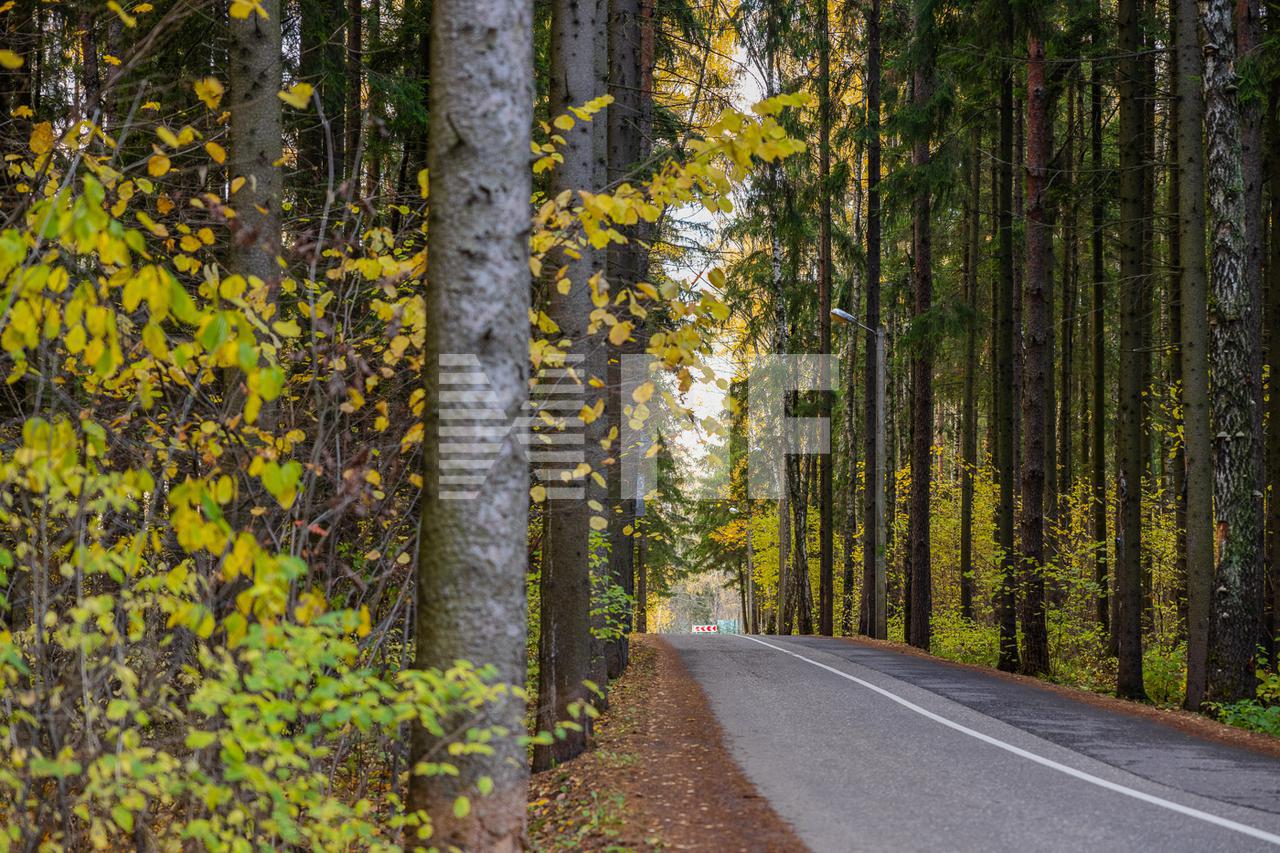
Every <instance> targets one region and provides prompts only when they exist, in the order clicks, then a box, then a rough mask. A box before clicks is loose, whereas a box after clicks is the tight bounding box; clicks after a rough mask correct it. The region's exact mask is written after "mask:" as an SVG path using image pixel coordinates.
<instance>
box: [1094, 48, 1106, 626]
mask: <svg viewBox="0 0 1280 853" xmlns="http://www.w3.org/2000/svg"><path fill="white" fill-rule="evenodd" d="M1097 41H1098V36H1097V34H1096V33H1095V34H1094V44H1093V49H1094V51H1095V52H1097V51H1098V50H1099V49H1100V45H1099V44H1097ZM1102 63H1103V60H1102V59H1101V58H1095V59H1094V60H1093V61H1092V62H1091V63H1090V68H1089V77H1090V81H1089V160H1090V167H1091V170H1092V172H1093V193H1092V197H1091V199H1090V201H1091V209H1090V231H1091V238H1090V242H1091V255H1092V261H1093V310H1092V311H1091V312H1090V314H1091V316H1092V321H1091V324H1090V327H1089V328H1090V334H1091V337H1092V350H1093V407H1092V411H1091V412H1090V415H1089V418H1090V421H1091V426H1092V430H1091V435H1092V438H1093V451H1092V453H1091V454H1090V456H1091V458H1092V460H1093V482H1092V500H1091V502H1090V503H1091V508H1092V510H1093V543H1094V548H1095V549H1096V551H1095V556H1094V567H1093V568H1094V584H1095V585H1096V586H1097V600H1096V606H1097V619H1098V625H1099V626H1101V628H1102V631H1103V633H1105V634H1110V633H1111V594H1110V593H1111V590H1110V584H1111V578H1110V574H1111V571H1110V566H1109V565H1108V559H1107V552H1108V544H1109V543H1108V538H1107V457H1106V446H1107V358H1106V356H1107V348H1106V306H1107V268H1106V255H1105V254H1104V249H1103V227H1104V224H1105V219H1106V211H1107V202H1106V196H1105V194H1104V193H1105V192H1106V190H1105V189H1104V184H1103V181H1102V97H1103V94H1102Z"/></svg>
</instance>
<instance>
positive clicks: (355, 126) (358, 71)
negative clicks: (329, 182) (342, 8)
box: [342, 0, 364, 196]
mask: <svg viewBox="0 0 1280 853" xmlns="http://www.w3.org/2000/svg"><path fill="white" fill-rule="evenodd" d="M361 3H362V0H347V60H346V61H347V66H346V78H347V79H346V89H345V93H346V104H345V111H346V120H345V125H346V127H345V133H346V139H345V141H344V142H343V146H342V147H343V151H344V153H345V155H346V161H345V167H346V168H345V169H344V172H343V175H344V176H345V177H349V178H352V179H356V178H357V176H358V175H359V172H358V169H359V167H360V156H361V152H360V145H361V143H360V131H361V127H362V124H363V121H362V118H363V116H362V110H361V102H360V95H361V91H362V88H363V87H362V80H363V73H362V69H363V66H364V47H363V45H362V36H363V34H364V21H363V20H362V17H363V15H362V7H361ZM351 192H352V193H353V194H354V195H357V196H358V195H359V194H360V187H359V181H358V180H356V181H355V183H353V184H352V186H351Z"/></svg>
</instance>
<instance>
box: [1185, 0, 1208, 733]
mask: <svg viewBox="0 0 1280 853" xmlns="http://www.w3.org/2000/svg"><path fill="white" fill-rule="evenodd" d="M1176 13H1177V42H1176V51H1177V53H1176V61H1177V75H1176V85H1177V90H1176V91H1177V96H1178V231H1179V234H1178V250H1179V251H1178V265H1179V268H1180V269H1179V290H1180V297H1179V302H1180V307H1181V311H1180V314H1181V321H1182V323H1181V324H1182V328H1181V339H1182V346H1181V359H1180V360H1181V364H1182V430H1183V441H1182V445H1183V464H1184V465H1185V467H1186V476H1185V478H1184V482H1185V485H1186V494H1185V496H1184V499H1183V505H1184V516H1185V519H1186V533H1185V537H1186V553H1185V557H1184V559H1185V561H1186V596H1187V691H1186V701H1185V705H1186V707H1187V708H1188V709H1189V710H1192V711H1198V710H1199V709H1200V705H1201V703H1202V702H1203V701H1204V691H1205V676H1206V671H1205V661H1206V655H1207V654H1208V644H1209V609H1210V606H1211V603H1212V594H1213V439H1212V434H1211V433H1210V429H1209V358H1208V347H1209V313H1208V312H1209V308H1208V292H1207V291H1208V280H1207V275H1206V272H1205V232H1204V153H1203V152H1204V144H1203V143H1204V140H1203V136H1202V132H1201V127H1202V125H1203V122H1204V95H1203V92H1202V90H1201V75H1202V74H1203V68H1202V62H1201V57H1200V45H1199V41H1198V38H1197V35H1196V21H1197V11H1196V3H1195V0H1177V5H1176Z"/></svg>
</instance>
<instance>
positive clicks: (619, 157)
mask: <svg viewBox="0 0 1280 853" xmlns="http://www.w3.org/2000/svg"><path fill="white" fill-rule="evenodd" d="M608 50H609V94H611V95H612V96H613V103H612V104H611V105H610V106H609V110H608V114H607V121H608V144H609V152H608V158H609V184H610V185H611V186H612V185H617V184H620V183H622V182H623V181H625V180H627V178H628V177H629V176H630V175H631V174H632V173H633V172H634V171H635V170H637V169H638V168H639V167H640V145H641V136H642V129H641V113H642V110H641V97H642V96H641V76H642V75H641V69H640V3H639V0H612V2H611V3H610V4H609V33H608ZM622 231H623V234H624V235H625V236H626V238H627V242H626V243H625V244H616V243H615V244H612V245H610V247H609V255H608V271H609V280H610V282H611V283H612V284H613V285H614V286H615V287H617V288H619V289H620V290H622V289H628V288H634V287H635V285H636V282H638V281H640V280H641V272H640V270H641V266H642V264H643V263H644V261H645V258H646V257H647V251H646V249H645V247H644V245H643V244H642V243H641V242H640V227H639V225H634V226H630V227H626V228H623V229H622ZM644 337H645V333H644V331H643V325H642V324H640V323H637V325H636V329H635V331H634V332H633V339H634V340H633V341H632V342H628V343H626V344H624V345H623V346H622V347H620V348H618V349H617V350H615V351H613V352H612V353H611V357H610V360H609V362H610V363H609V376H610V379H609V383H608V384H609V389H610V396H609V401H608V405H607V406H606V412H605V414H606V416H607V417H608V422H609V433H610V434H612V435H615V436H619V437H620V436H621V435H622V406H623V402H624V401H623V399H622V396H621V387H622V369H621V361H622V359H623V358H625V357H627V356H628V355H637V354H639V353H640V352H643V346H644V344H645V341H644ZM615 429H616V430H617V432H616V433H615V432H614V430H615ZM634 451H635V448H631V447H625V446H623V445H622V444H621V440H620V438H615V439H614V441H613V443H611V444H610V452H611V453H612V454H613V455H614V456H615V458H618V459H619V460H620V461H619V462H618V463H615V464H614V465H611V466H609V476H608V479H609V496H610V498H611V499H612V498H616V503H613V504H612V506H613V507H614V510H613V512H611V513H610V515H609V543H610V547H609V573H610V575H611V577H612V578H613V582H614V583H616V584H619V585H621V586H622V587H623V588H624V589H627V591H628V592H629V593H631V592H633V590H632V589H630V587H631V586H633V583H632V580H631V577H632V573H633V571H634V553H635V552H634V549H633V543H632V541H631V537H632V534H633V532H634V531H633V530H630V528H632V527H633V526H634V523H635V498H636V497H638V496H637V495H625V494H622V493H621V489H622V477H621V473H622V467H623V466H622V463H621V460H622V459H625V458H627V457H628V456H629V455H630V454H632V453H633V452H634ZM628 627H630V626H628ZM626 662H627V641H626V638H625V637H624V638H622V639H620V640H618V641H617V642H615V643H614V644H613V649H612V651H611V653H610V655H609V675H610V677H613V678H616V677H617V676H618V675H620V674H621V672H622V669H623V668H624V667H625V666H626Z"/></svg>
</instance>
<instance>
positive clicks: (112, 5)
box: [107, 0, 138, 28]
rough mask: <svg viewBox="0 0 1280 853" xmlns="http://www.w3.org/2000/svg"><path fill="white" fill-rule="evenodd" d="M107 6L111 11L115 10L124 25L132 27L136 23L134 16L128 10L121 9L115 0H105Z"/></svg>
mask: <svg viewBox="0 0 1280 853" xmlns="http://www.w3.org/2000/svg"><path fill="white" fill-rule="evenodd" d="M107 8H108V9H110V10H111V11H112V12H115V13H116V16H117V17H119V18H120V20H121V21H123V22H124V25H125V26H126V27H129V28H133V27H136V26H137V25H138V21H137V19H136V18H134V17H133V16H132V15H130V14H129V13H128V12H126V11H125V10H124V9H121V8H120V4H119V3H117V2H116V0H107Z"/></svg>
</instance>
